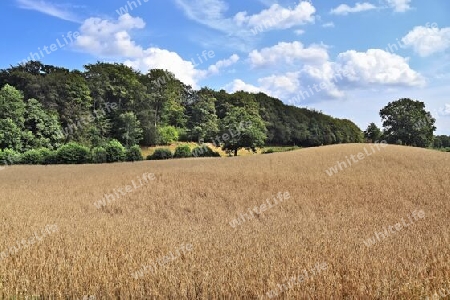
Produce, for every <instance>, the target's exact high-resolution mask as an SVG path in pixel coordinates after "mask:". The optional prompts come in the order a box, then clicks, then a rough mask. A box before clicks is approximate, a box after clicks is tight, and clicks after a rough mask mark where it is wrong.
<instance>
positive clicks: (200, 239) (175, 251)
mask: <svg viewBox="0 0 450 300" xmlns="http://www.w3.org/2000/svg"><path fill="white" fill-rule="evenodd" d="M365 146H367V145H365V144H352V145H334V146H326V147H319V148H309V149H302V150H298V151H292V152H287V153H274V154H268V155H253V156H246V157H231V158H195V159H181V160H169V161H143V162H137V163H119V164H105V165H83V166H61V165H60V166H15V165H14V166H11V167H9V168H6V169H4V170H2V171H0V249H6V248H8V247H10V246H11V245H15V244H16V242H17V241H19V240H20V239H22V238H24V237H30V236H32V234H33V232H35V231H38V230H40V229H42V228H45V226H46V225H47V224H57V226H58V232H57V233H54V234H51V235H48V236H46V237H45V239H43V240H42V241H40V242H39V243H37V244H34V245H33V247H29V248H26V249H22V250H21V251H20V252H18V253H16V254H15V255H13V256H11V257H8V258H7V259H3V260H1V261H0V298H1V299H25V297H28V299H30V298H31V297H34V298H33V299H49V298H51V299H83V298H84V299H97V300H98V299H259V298H265V299H269V295H270V297H272V299H274V298H278V299H420V298H424V297H426V296H429V295H433V294H434V293H435V291H438V290H439V289H441V288H442V287H448V286H450V226H449V225H450V218H449V217H450V154H449V153H442V152H437V151H431V150H425V149H419V148H410V147H401V146H392V145H389V146H388V147H386V148H385V149H383V151H380V152H379V153H377V154H376V155H373V156H370V157H367V158H365V159H364V160H362V161H360V162H358V164H354V165H352V166H351V167H349V168H347V169H346V170H345V172H340V173H339V174H336V175H335V176H328V175H327V174H326V173H325V172H324V170H326V169H327V168H329V167H330V166H333V165H334V164H336V161H339V160H342V158H343V157H345V156H347V155H351V154H354V153H358V152H360V151H361V150H362V149H363V148H364V147H365ZM144 173H152V174H154V178H155V180H152V181H149V183H148V184H145V185H143V186H142V187H141V188H139V189H136V190H135V191H134V192H133V193H127V194H125V195H123V196H122V197H121V201H117V202H113V203H111V204H110V205H107V206H105V207H103V208H101V209H97V208H96V207H95V206H94V205H93V203H94V202H95V201H97V200H98V199H101V198H102V197H103V196H104V195H105V194H106V193H109V192H110V191H112V190H114V189H115V188H117V187H122V186H124V185H126V184H128V183H129V182H130V181H131V180H133V179H134V178H136V176H140V175H142V174H144ZM279 191H289V194H290V198H289V200H287V201H285V202H283V203H282V205H278V206H277V207H276V208H274V209H269V210H266V211H265V212H264V213H263V214H255V215H254V216H255V219H254V220H252V221H251V222H247V223H245V226H239V227H237V228H233V227H232V226H230V225H229V221H230V220H231V219H233V218H236V216H237V215H238V214H239V213H241V212H243V211H246V210H248V208H249V207H254V206H256V205H260V204H261V203H262V201H264V199H267V198H270V197H272V196H273V195H275V194H277V193H278V192H279ZM415 210H417V211H419V210H423V211H424V212H425V216H426V217H425V218H423V219H420V221H417V222H416V223H415V224H414V226H410V227H408V228H407V229H404V230H401V231H398V232H396V233H395V234H392V235H390V236H389V238H386V239H383V240H380V241H378V242H377V243H376V244H374V245H372V246H371V247H367V246H366V245H365V244H364V241H365V240H366V239H367V238H368V237H371V236H373V235H374V232H377V231H380V230H381V228H384V227H388V226H390V225H392V224H396V223H397V222H399V220H400V219H401V218H403V217H405V216H408V215H409V214H411V212H413V211H415ZM186 245H191V246H192V247H190V248H189V249H190V251H187V250H183V249H185V248H186ZM183 247H184V248H183ZM171 254H172V255H171ZM172 256H173V258H172ZM155 263H158V265H157V272H153V271H150V266H155ZM317 264H320V266H322V265H324V266H326V268H321V269H320V270H321V271H320V272H316V273H314V275H313V274H312V273H311V269H312V268H313V267H314V266H316V265H317ZM146 266H147V269H144V267H146ZM142 270H143V272H142V276H139V277H137V276H132V275H133V274H135V273H134V272H137V271H142ZM147 270H149V271H148V272H147ZM304 270H307V272H308V273H307V274H308V277H307V278H306V277H305V278H304V279H303V280H302V281H300V279H299V277H297V279H295V278H294V279H292V280H291V278H293V276H300V275H302V274H304V273H305V272H304ZM144 271H145V272H144ZM305 275H306V274H305ZM280 285H281V286H282V288H280ZM275 294H276V295H275Z"/></svg>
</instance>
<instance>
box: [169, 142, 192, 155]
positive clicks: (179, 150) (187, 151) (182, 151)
mask: <svg viewBox="0 0 450 300" xmlns="http://www.w3.org/2000/svg"><path fill="white" fill-rule="evenodd" d="M173 157H174V158H186V157H192V152H191V148H190V147H189V145H180V146H177V147H176V148H175V153H174V154H173Z"/></svg>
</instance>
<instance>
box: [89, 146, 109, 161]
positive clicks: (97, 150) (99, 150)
mask: <svg viewBox="0 0 450 300" xmlns="http://www.w3.org/2000/svg"><path fill="white" fill-rule="evenodd" d="M91 161H92V162H93V163H94V164H103V163H106V162H108V153H107V152H106V149H105V148H103V147H94V148H92V150H91Z"/></svg>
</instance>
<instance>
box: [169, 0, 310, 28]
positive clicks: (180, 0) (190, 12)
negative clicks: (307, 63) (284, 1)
mask: <svg viewBox="0 0 450 300" xmlns="http://www.w3.org/2000/svg"><path fill="white" fill-rule="evenodd" d="M176 3H177V4H178V7H180V8H181V9H182V10H183V12H184V13H185V15H186V16H187V17H188V18H189V19H191V20H194V21H196V22H198V23H200V24H203V25H206V26H208V27H210V28H214V29H217V30H219V31H222V32H226V33H228V34H230V35H232V36H241V37H245V36H247V37H248V36H251V32H250V30H251V29H254V30H255V31H256V33H258V31H261V32H262V31H265V30H275V29H287V28H291V27H294V26H297V25H302V24H305V23H312V22H314V20H315V17H314V13H315V12H316V9H315V8H314V6H313V5H312V4H311V3H310V2H309V1H301V2H300V3H298V5H297V6H296V7H294V8H292V9H291V8H285V7H282V6H280V5H279V4H273V5H271V6H270V7H269V8H268V9H264V10H262V11H260V12H259V13H256V14H253V15H249V14H248V13H247V12H245V11H241V12H238V13H236V14H235V15H234V17H230V18H227V17H225V12H227V11H228V5H227V4H226V3H225V2H224V1H222V0H200V1H188V0H176Z"/></svg>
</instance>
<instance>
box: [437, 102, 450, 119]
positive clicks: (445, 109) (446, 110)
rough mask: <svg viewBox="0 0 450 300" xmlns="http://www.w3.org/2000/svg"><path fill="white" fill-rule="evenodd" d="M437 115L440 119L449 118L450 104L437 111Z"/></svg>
mask: <svg viewBox="0 0 450 300" xmlns="http://www.w3.org/2000/svg"><path fill="white" fill-rule="evenodd" d="M438 114H439V116H441V117H449V116H450V104H445V105H444V107H442V108H441V109H439V112H438Z"/></svg>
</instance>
